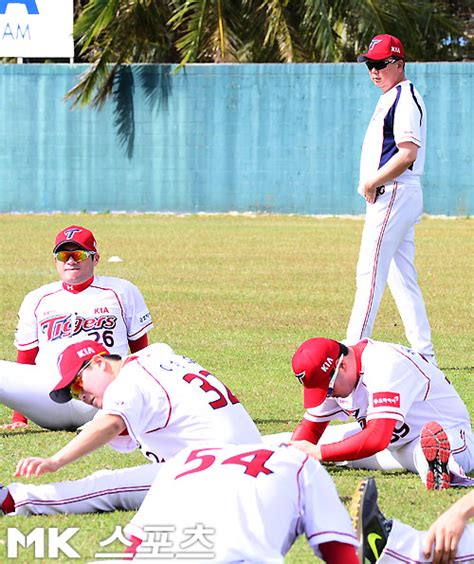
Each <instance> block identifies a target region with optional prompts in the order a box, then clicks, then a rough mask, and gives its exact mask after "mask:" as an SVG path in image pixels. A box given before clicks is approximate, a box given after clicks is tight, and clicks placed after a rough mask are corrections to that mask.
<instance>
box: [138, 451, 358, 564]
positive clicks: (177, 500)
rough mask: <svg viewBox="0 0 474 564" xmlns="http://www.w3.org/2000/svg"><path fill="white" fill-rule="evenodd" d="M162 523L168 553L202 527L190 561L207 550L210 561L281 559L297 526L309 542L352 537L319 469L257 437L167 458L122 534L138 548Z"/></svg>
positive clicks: (180, 551) (177, 552) (178, 552)
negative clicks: (134, 539)
mask: <svg viewBox="0 0 474 564" xmlns="http://www.w3.org/2000/svg"><path fill="white" fill-rule="evenodd" d="M338 504H339V506H340V507H338ZM329 507H330V508H331V512H330V515H328V514H327V512H328V508H329ZM163 525H168V526H170V527H171V530H170V531H169V533H170V534H169V540H170V542H171V543H172V545H169V547H168V549H167V550H169V551H170V552H173V553H174V556H175V557H176V558H183V557H184V553H185V552H186V550H188V549H187V548H186V547H187V546H188V545H189V543H188V545H187V544H186V541H189V538H190V535H191V531H194V532H195V534H197V533H196V531H197V530H199V531H200V533H202V535H203V536H204V537H205V538H203V539H202V541H203V542H198V541H196V542H195V543H194V546H193V547H192V549H193V550H192V552H193V553H194V554H195V559H196V560H198V561H201V560H204V557H203V554H205V553H207V554H208V556H207V558H209V554H211V553H212V554H213V559H214V560H213V561H217V562H236V561H239V562H242V561H244V562H282V561H283V556H284V555H285V554H286V553H287V551H288V550H289V548H290V547H291V545H292V544H293V542H294V540H295V539H296V538H297V536H298V535H299V534H301V533H302V532H305V533H306V534H307V536H308V538H309V539H310V543H311V544H312V546H316V547H317V546H318V544H319V543H320V542H321V541H322V542H329V541H332V540H341V541H342V542H348V541H347V538H348V537H350V538H352V541H349V542H355V539H354V538H353V537H354V535H353V531H352V528H351V525H350V520H349V517H348V516H347V513H346V512H345V510H344V509H343V508H342V505H341V504H340V503H339V500H338V497H337V494H336V490H335V488H334V485H333V483H332V481H331V479H330V478H329V476H328V474H327V472H326V471H325V470H324V468H323V467H322V466H321V465H320V464H319V463H317V462H316V461H314V460H313V459H311V458H308V457H307V456H306V455H305V454H303V453H301V452H300V451H298V450H297V449H295V448H294V447H289V446H280V447H269V446H268V445H262V444H258V443H257V444H246V445H240V446H234V445H230V446H214V447H208V448H201V449H197V450H192V449H186V450H184V451H183V452H181V453H179V454H178V455H177V456H176V457H175V458H174V459H172V460H171V461H169V462H167V464H165V465H164V467H163V469H162V470H161V472H160V473H159V475H158V477H157V479H156V481H155V482H154V484H153V486H152V488H151V490H150V492H149V494H148V495H147V497H146V499H145V501H144V502H143V504H142V506H141V508H140V510H139V512H138V513H137V515H135V517H134V518H133V519H132V521H131V523H130V525H129V526H128V528H127V533H129V534H131V535H133V536H136V537H138V538H142V539H145V542H144V543H142V545H141V549H140V550H141V551H144V552H146V551H149V550H150V547H151V543H148V542H147V541H150V540H151V538H150V536H149V532H150V531H151V530H152V529H153V528H155V530H156V528H157V527H158V528H159V527H160V526H163ZM338 531H339V533H338ZM340 531H344V533H343V536H342V537H340V536H338V535H340V534H341V533H340ZM183 547H184V548H183ZM199 551H200V552H201V558H199V555H197V554H196V553H198V552H199ZM188 552H189V550H188ZM189 557H190V555H189V554H188V555H187V556H186V559H188V558H189Z"/></svg>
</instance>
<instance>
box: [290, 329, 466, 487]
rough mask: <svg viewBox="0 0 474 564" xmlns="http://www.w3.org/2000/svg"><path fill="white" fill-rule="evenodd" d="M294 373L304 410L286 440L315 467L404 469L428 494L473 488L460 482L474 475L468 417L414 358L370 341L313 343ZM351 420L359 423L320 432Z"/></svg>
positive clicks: (437, 374) (451, 392)
mask: <svg viewBox="0 0 474 564" xmlns="http://www.w3.org/2000/svg"><path fill="white" fill-rule="evenodd" d="M292 366H293V371H294V373H295V374H296V376H297V378H298V379H299V381H300V382H301V383H302V384H303V386H304V406H305V407H306V408H307V411H306V414H305V416H304V418H303V420H302V422H301V423H300V424H299V426H298V427H297V429H296V430H295V432H294V433H293V437H292V438H293V440H294V441H296V443H295V444H296V446H298V448H301V449H302V450H304V451H305V452H307V453H308V454H310V455H311V456H313V457H314V458H315V459H316V460H320V461H324V462H330V461H333V462H342V461H347V464H348V465H349V466H351V467H353V468H368V469H377V470H393V469H397V468H402V469H403V468H404V469H406V470H410V471H411V472H418V474H419V475H420V477H421V478H422V480H423V481H424V483H425V484H426V486H427V487H428V489H444V488H447V487H449V485H450V484H452V485H466V486H467V485H471V486H472V485H474V480H471V479H470V478H468V477H466V476H465V473H467V472H469V471H470V470H472V469H473V468H474V436H473V434H472V430H471V425H470V418H469V413H468V411H467V409H466V406H465V405H464V403H463V401H462V400H461V398H460V397H459V396H458V394H457V393H456V390H455V389H454V388H453V386H452V385H451V384H450V383H449V381H448V380H447V379H446V377H445V376H444V374H443V373H442V372H441V370H439V369H438V368H437V367H436V366H434V365H433V364H432V363H431V362H428V361H427V360H425V358H424V357H423V356H422V355H420V354H419V353H416V352H414V351H412V350H410V349H408V348H406V347H403V346H401V345H395V344H390V343H382V342H378V341H372V340H370V339H365V340H363V341H360V342H359V343H358V344H356V345H354V346H350V347H346V346H345V345H343V344H342V343H339V342H337V341H333V340H331V339H325V338H321V337H318V338H314V339H309V340H308V341H305V342H304V343H303V344H302V345H301V346H300V347H299V348H298V350H297V351H296V353H295V355H294V356H293V360H292ZM350 415H352V416H353V417H354V418H355V419H356V420H357V423H354V424H345V425H335V426H333V427H330V428H329V429H327V430H326V427H327V426H328V425H329V422H330V421H331V420H333V419H342V420H346V419H347V418H348V417H349V416H350ZM433 418H435V419H436V421H432V419H433ZM323 432H324V434H323ZM300 441H301V442H300ZM308 441H309V442H308Z"/></svg>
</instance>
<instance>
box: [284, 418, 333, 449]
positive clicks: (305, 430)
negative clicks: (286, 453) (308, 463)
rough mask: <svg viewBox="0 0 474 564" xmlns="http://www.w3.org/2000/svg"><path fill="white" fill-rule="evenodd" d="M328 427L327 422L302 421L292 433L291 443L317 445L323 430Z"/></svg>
mask: <svg viewBox="0 0 474 564" xmlns="http://www.w3.org/2000/svg"><path fill="white" fill-rule="evenodd" d="M328 425H329V421H321V422H320V421H309V420H308V419H302V421H301V423H300V424H299V425H298V427H296V429H295V430H294V431H293V435H292V436H291V440H292V441H309V442H310V443H313V444H314V445H316V444H318V442H319V439H320V438H321V435H322V434H323V432H324V429H326V427H327V426H328Z"/></svg>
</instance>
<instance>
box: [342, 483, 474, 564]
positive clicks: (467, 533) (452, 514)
mask: <svg viewBox="0 0 474 564" xmlns="http://www.w3.org/2000/svg"><path fill="white" fill-rule="evenodd" d="M377 497H378V492H377V486H376V484H375V480H374V479H373V478H366V479H365V480H363V481H362V482H361V483H360V484H359V487H358V488H357V490H356V492H355V493H354V495H353V498H352V503H351V515H352V519H353V523H354V527H355V529H356V531H357V536H358V538H359V539H360V546H359V559H360V561H361V562H371V563H373V562H380V563H381V564H392V563H393V564H395V563H397V562H416V563H420V564H421V563H422V562H432V563H433V564H442V563H448V562H449V563H452V562H473V561H474V523H468V522H467V521H468V520H469V519H472V518H473V517H474V491H472V492H469V493H468V494H466V495H464V496H463V497H462V498H460V499H458V501H456V503H454V504H453V505H452V506H451V507H450V508H449V509H448V510H447V511H445V512H444V513H443V514H442V515H441V516H440V517H439V518H438V519H437V520H436V521H435V522H434V523H433V524H432V525H431V527H430V528H429V530H428V531H419V530H417V529H413V528H412V527H410V526H409V525H406V524H405V523H401V522H400V521H397V520H395V519H393V520H391V519H386V518H385V516H384V515H383V513H382V512H381V511H380V509H379V506H378V504H377Z"/></svg>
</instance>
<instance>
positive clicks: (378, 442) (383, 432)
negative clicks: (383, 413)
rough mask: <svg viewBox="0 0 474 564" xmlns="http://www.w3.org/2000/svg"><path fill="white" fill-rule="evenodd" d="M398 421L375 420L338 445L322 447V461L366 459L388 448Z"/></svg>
mask: <svg viewBox="0 0 474 564" xmlns="http://www.w3.org/2000/svg"><path fill="white" fill-rule="evenodd" d="M396 423H397V421H396V420H395V419H373V420H371V421H369V422H368V423H367V427H366V428H365V429H363V430H362V431H360V432H359V433H356V434H355V435H352V436H351V437H348V438H347V439H344V440H343V441H339V442H337V443H329V444H327V445H322V446H321V457H322V458H321V460H322V461H325V462H339V461H342V460H358V459H360V458H366V457H367V456H372V455H373V454H375V453H377V452H380V451H381V450H384V449H385V448H387V446H388V445H389V443H390V439H391V438H392V433H393V430H394V429H395V425H396Z"/></svg>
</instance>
